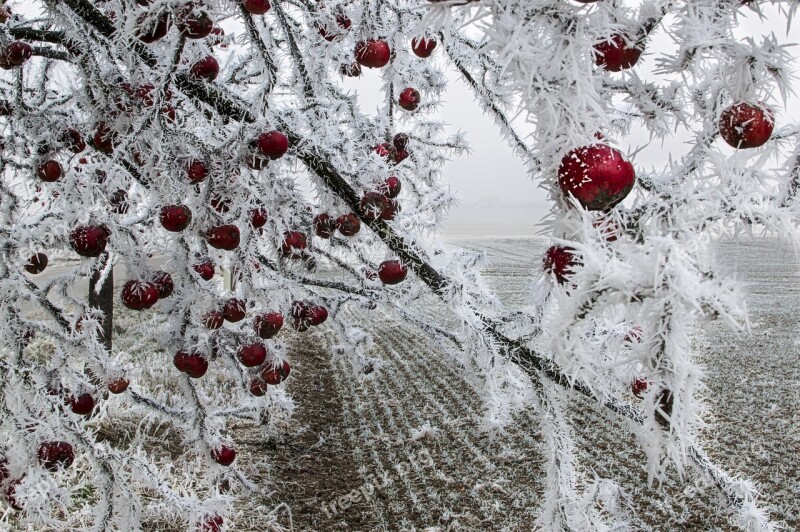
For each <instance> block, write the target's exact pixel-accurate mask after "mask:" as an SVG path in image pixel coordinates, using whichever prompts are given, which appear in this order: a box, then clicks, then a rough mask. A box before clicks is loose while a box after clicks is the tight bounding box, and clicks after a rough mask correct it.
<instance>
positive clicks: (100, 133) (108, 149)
mask: <svg viewBox="0 0 800 532" xmlns="http://www.w3.org/2000/svg"><path fill="white" fill-rule="evenodd" d="M92 144H93V145H94V149H96V150H97V151H99V152H101V153H105V154H107V155H110V154H112V153H114V147H115V146H116V145H117V134H116V133H115V132H114V131H113V130H112V129H111V127H110V126H109V125H108V124H106V123H105V122H98V123H97V126H95V130H94V135H93V136H92Z"/></svg>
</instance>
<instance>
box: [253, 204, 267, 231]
mask: <svg viewBox="0 0 800 532" xmlns="http://www.w3.org/2000/svg"><path fill="white" fill-rule="evenodd" d="M266 224H267V209H265V208H264V207H258V208H256V209H252V210H251V211H250V226H251V227H252V228H253V229H260V228H262V227H264V226H265V225H266Z"/></svg>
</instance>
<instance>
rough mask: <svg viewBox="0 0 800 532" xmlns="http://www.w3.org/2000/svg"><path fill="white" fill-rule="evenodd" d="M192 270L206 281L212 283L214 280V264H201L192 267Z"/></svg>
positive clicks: (208, 262) (205, 262)
mask: <svg viewBox="0 0 800 532" xmlns="http://www.w3.org/2000/svg"><path fill="white" fill-rule="evenodd" d="M192 268H194V271H196V272H197V273H198V275H200V278H201V279H203V280H204V281H210V280H211V279H213V278H214V264H213V263H212V262H210V261H204V262H200V263H198V264H195V265H194V266H192Z"/></svg>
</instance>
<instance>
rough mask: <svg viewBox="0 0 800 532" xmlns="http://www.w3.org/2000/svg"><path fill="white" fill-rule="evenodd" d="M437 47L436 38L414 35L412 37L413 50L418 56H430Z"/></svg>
mask: <svg viewBox="0 0 800 532" xmlns="http://www.w3.org/2000/svg"><path fill="white" fill-rule="evenodd" d="M435 49H436V39H434V38H432V37H431V38H427V39H426V38H424V37H422V38H420V37H414V38H413V39H411V51H413V52H414V54H415V55H416V56H418V57H423V58H424V57H430V56H431V54H432V53H433V51H434V50H435Z"/></svg>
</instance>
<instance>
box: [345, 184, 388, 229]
mask: <svg viewBox="0 0 800 532" xmlns="http://www.w3.org/2000/svg"><path fill="white" fill-rule="evenodd" d="M388 206H389V201H388V200H387V199H386V197H385V196H384V195H383V194H380V193H378V192H366V193H365V194H364V195H363V196H362V197H361V202H360V203H359V204H358V209H359V211H360V212H361V216H363V217H364V218H366V219H367V220H377V219H378V218H380V217H381V214H383V211H385V210H386V208H387V207H388ZM340 231H341V229H340Z"/></svg>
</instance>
